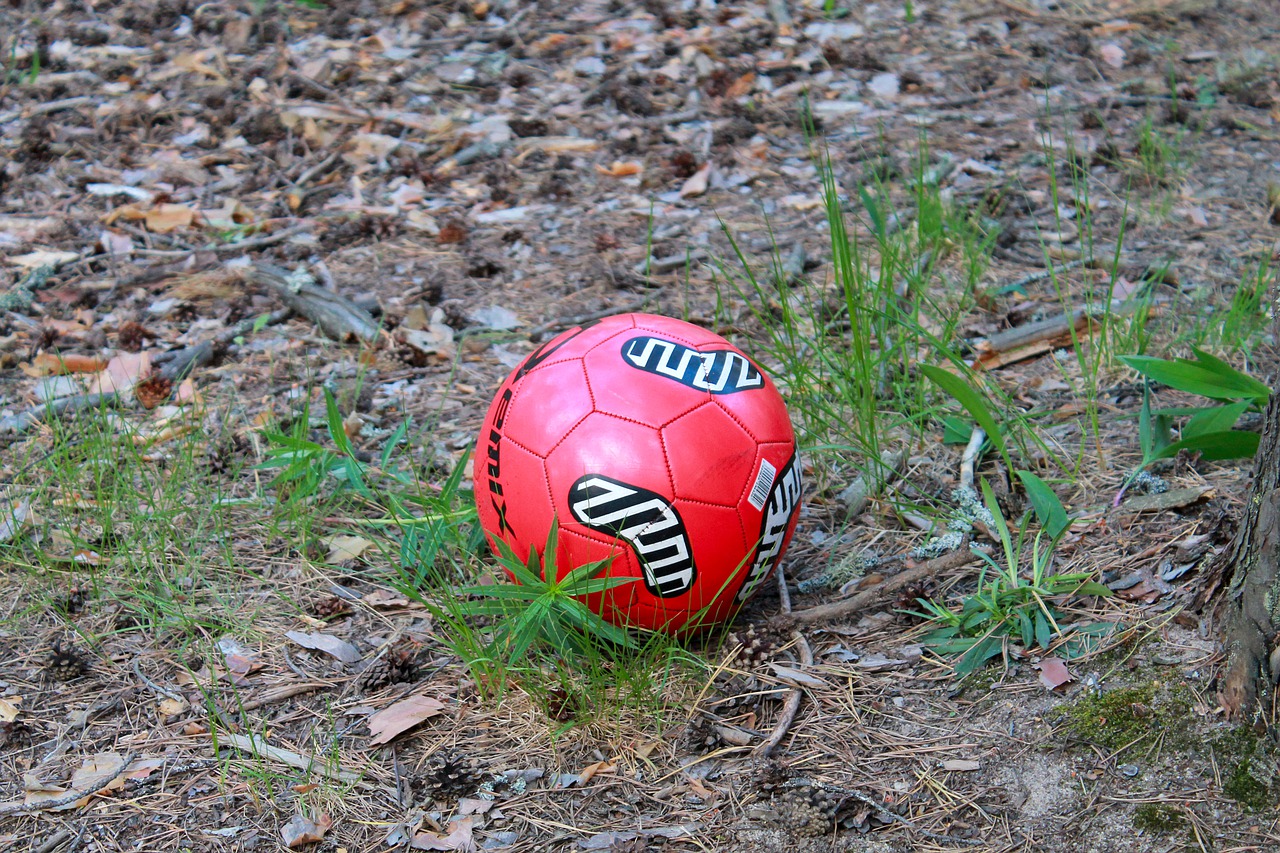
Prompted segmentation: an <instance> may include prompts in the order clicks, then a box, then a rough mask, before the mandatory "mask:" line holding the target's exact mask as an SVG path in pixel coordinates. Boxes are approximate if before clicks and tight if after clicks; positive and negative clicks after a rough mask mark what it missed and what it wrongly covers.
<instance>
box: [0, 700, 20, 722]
mask: <svg viewBox="0 0 1280 853" xmlns="http://www.w3.org/2000/svg"><path fill="white" fill-rule="evenodd" d="M21 701H22V697H21V696H15V697H13V699H12V701H11V700H9V699H0V722H4V723H12V722H13V721H14V720H16V719H18V714H20V713H22V712H21V711H19V710H18V703H19V702H21Z"/></svg>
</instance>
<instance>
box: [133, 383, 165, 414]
mask: <svg viewBox="0 0 1280 853" xmlns="http://www.w3.org/2000/svg"><path fill="white" fill-rule="evenodd" d="M172 393H173V382H172V381H171V380H168V379H165V378H164V377H163V376H159V375H154V376H148V377H147V378H146V379H144V380H142V381H141V382H139V383H138V384H137V385H134V386H133V396H134V397H135V398H137V400H138V402H139V403H141V404H142V407H143V408H144V409H154V408H155V407H156V406H159V405H160V404H162V403H167V402H168V401H169V396H170V395H171V394H172Z"/></svg>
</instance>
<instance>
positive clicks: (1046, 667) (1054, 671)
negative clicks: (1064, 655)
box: [1036, 658, 1073, 690]
mask: <svg viewBox="0 0 1280 853" xmlns="http://www.w3.org/2000/svg"><path fill="white" fill-rule="evenodd" d="M1036 668H1037V669H1039V670H1040V683H1041V684H1043V685H1044V686H1045V689H1046V690H1056V689H1058V688H1059V687H1061V686H1062V685H1064V684H1066V683H1067V682H1068V681H1071V680H1072V679H1073V676H1072V675H1071V673H1070V672H1069V671H1068V670H1067V665H1066V664H1065V663H1064V662H1063V661H1061V660H1060V659H1058V658H1044V659H1042V660H1041V661H1040V662H1039V663H1038V664H1036Z"/></svg>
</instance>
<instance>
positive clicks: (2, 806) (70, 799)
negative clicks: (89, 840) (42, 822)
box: [0, 752, 134, 817]
mask: <svg viewBox="0 0 1280 853" xmlns="http://www.w3.org/2000/svg"><path fill="white" fill-rule="evenodd" d="M133 756H134V753H132V752H126V753H125V754H124V757H123V758H122V759H121V761H120V767H119V769H117V770H116V772H114V773H112V774H111V775H110V776H108V777H107V778H105V779H99V780H98V782H97V783H96V784H95V785H93V787H91V788H89V789H88V790H84V791H77V790H75V789H72V790H70V791H68V792H67V793H65V794H63V795H62V796H61V797H55V798H54V799H51V800H43V801H41V802H38V803H32V804H30V805H27V804H26V803H23V802H11V803H0V817H3V816H6V815H11V814H35V813H36V812H41V811H47V810H49V809H56V808H61V807H62V806H69V805H71V804H72V803H74V802H78V801H79V800H83V799H84V798H86V797H92V796H93V795H94V794H96V793H98V792H99V791H103V790H105V789H106V788H108V787H110V785H111V783H112V782H114V781H116V780H117V779H119V778H120V777H121V776H122V775H124V772H125V771H126V770H128V769H129V765H130V764H132V763H133Z"/></svg>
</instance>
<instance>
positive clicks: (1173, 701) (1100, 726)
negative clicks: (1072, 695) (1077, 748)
mask: <svg viewBox="0 0 1280 853" xmlns="http://www.w3.org/2000/svg"><path fill="white" fill-rule="evenodd" d="M1190 707H1191V697H1190V696H1189V695H1188V692H1187V690H1186V688H1185V687H1182V686H1181V685H1170V684H1166V683H1163V682H1156V681H1152V682H1149V683H1147V684H1143V685H1139V686H1135V687H1122V688H1119V689H1117V690H1112V691H1109V692H1107V693H1102V694H1096V695H1092V696H1086V697H1084V698H1082V699H1080V700H1078V701H1077V702H1076V703H1075V704H1073V705H1071V706H1070V707H1068V708H1066V709H1065V710H1064V711H1063V718H1064V721H1065V723H1066V730H1067V731H1068V732H1069V733H1070V734H1072V735H1073V736H1075V737H1077V738H1079V739H1081V740H1085V741H1088V742H1090V743H1095V744H1097V745H1098V746H1101V747H1103V748H1105V749H1108V750H1111V751H1115V750H1118V749H1121V748H1123V747H1126V746H1129V745H1137V744H1142V743H1144V742H1148V741H1151V740H1153V739H1154V738H1155V737H1156V736H1157V735H1161V734H1163V735H1164V737H1165V740H1166V742H1167V743H1169V744H1170V745H1171V746H1189V745H1190V743H1191V725H1190V722H1189V720H1188V719H1187V717H1188V715H1189V712H1190Z"/></svg>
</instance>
